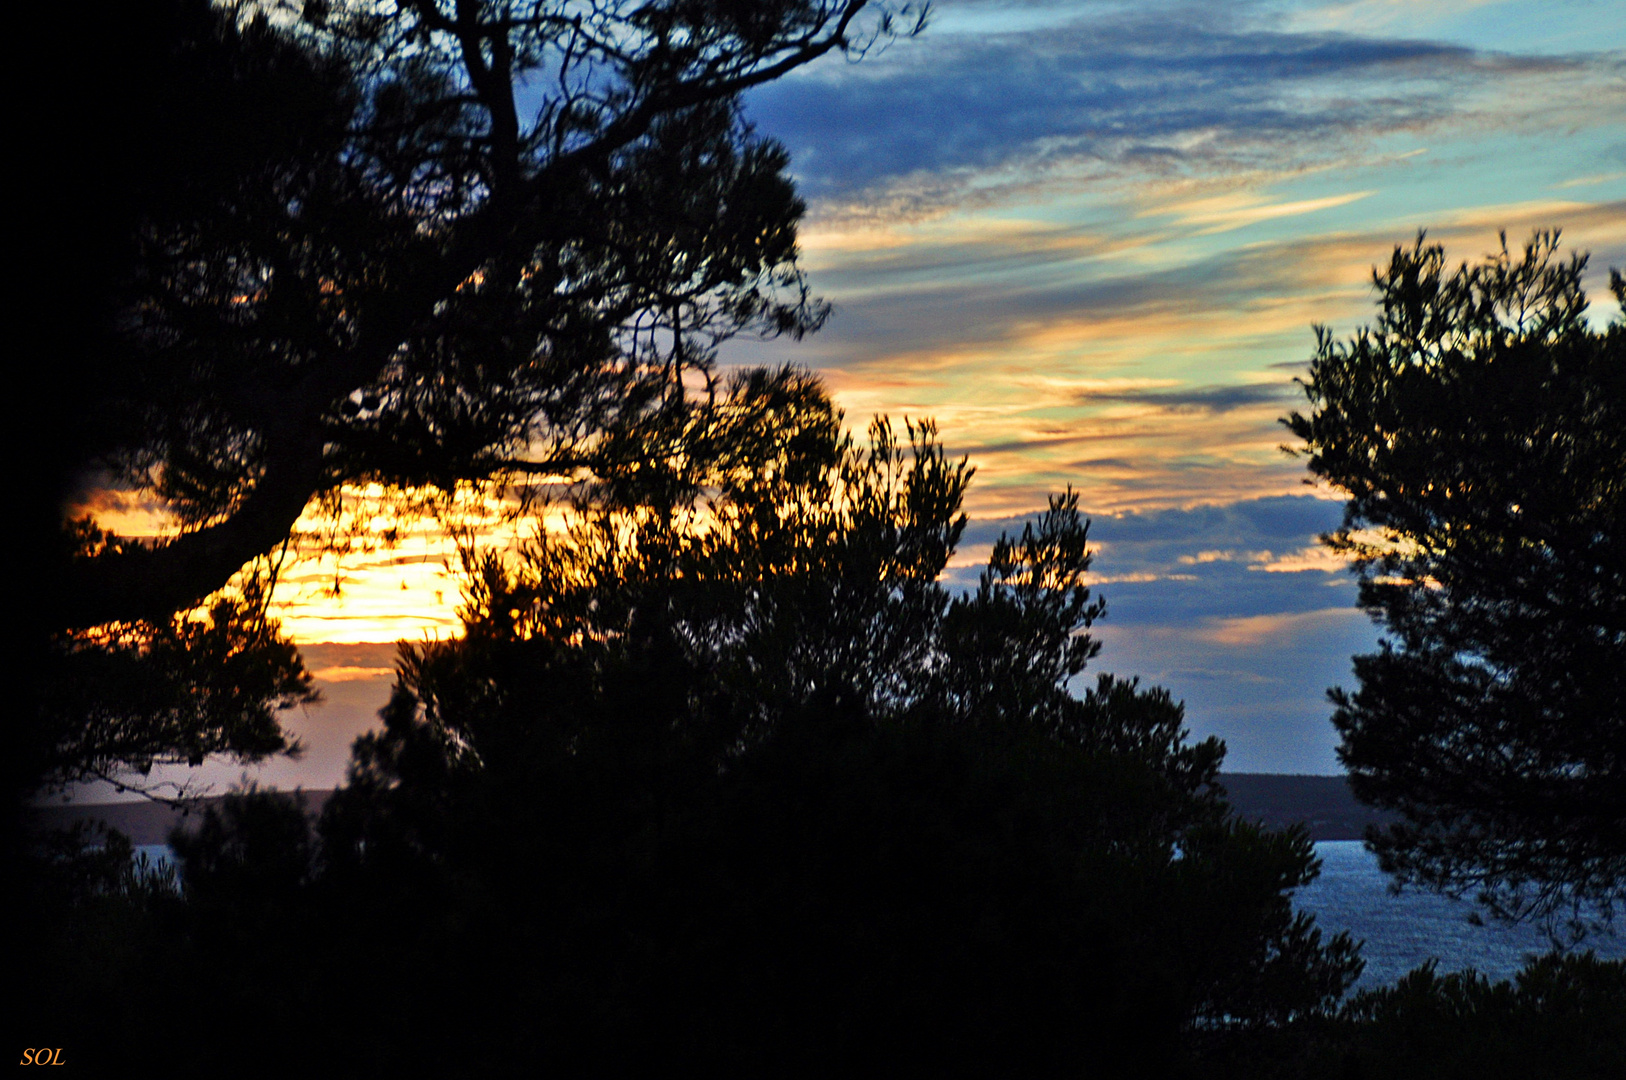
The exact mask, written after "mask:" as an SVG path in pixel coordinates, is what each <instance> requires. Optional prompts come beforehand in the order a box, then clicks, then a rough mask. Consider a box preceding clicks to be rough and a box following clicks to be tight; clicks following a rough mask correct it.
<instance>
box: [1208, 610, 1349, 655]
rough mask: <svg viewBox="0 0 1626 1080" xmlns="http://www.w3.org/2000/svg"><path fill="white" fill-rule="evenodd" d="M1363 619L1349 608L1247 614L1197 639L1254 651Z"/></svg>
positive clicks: (1217, 623) (1210, 627)
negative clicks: (1321, 628) (1308, 632)
mask: <svg viewBox="0 0 1626 1080" xmlns="http://www.w3.org/2000/svg"><path fill="white" fill-rule="evenodd" d="M1362 617H1363V616H1362V615H1361V614H1360V612H1357V611H1352V610H1351V609H1350V608H1348V607H1329V608H1319V609H1317V610H1315V611H1294V612H1279V613H1276V614H1271V615H1244V616H1238V617H1235V618H1229V619H1216V620H1213V621H1212V622H1210V623H1208V624H1207V625H1205V626H1203V627H1202V628H1201V629H1199V630H1198V631H1197V632H1196V636H1197V637H1198V638H1199V639H1201V640H1203V641H1206V642H1209V643H1211V644H1214V645H1222V646H1225V647H1227V648H1233V649H1237V648H1247V649H1251V648H1256V647H1257V646H1260V645H1264V644H1268V643H1272V642H1286V641H1288V640H1290V639H1292V638H1295V637H1298V636H1299V635H1301V634H1303V633H1305V632H1306V631H1307V630H1313V629H1316V628H1320V627H1323V626H1326V625H1329V624H1342V623H1347V622H1349V621H1351V620H1354V619H1360V618H1362Z"/></svg>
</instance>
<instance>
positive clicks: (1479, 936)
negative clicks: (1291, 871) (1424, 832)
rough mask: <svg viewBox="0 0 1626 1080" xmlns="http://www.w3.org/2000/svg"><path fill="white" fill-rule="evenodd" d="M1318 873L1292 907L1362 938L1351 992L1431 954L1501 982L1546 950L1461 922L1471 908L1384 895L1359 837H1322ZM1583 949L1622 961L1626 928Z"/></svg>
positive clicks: (1439, 899)
mask: <svg viewBox="0 0 1626 1080" xmlns="http://www.w3.org/2000/svg"><path fill="white" fill-rule="evenodd" d="M1315 853H1316V857H1317V858H1319V859H1320V860H1321V876H1320V877H1319V878H1317V879H1316V881H1315V883H1314V884H1312V885H1310V886H1309V887H1308V888H1305V889H1301V890H1299V893H1298V895H1297V897H1296V898H1295V904H1296V906H1297V907H1298V908H1300V909H1301V910H1303V911H1308V912H1310V913H1312V914H1313V915H1315V917H1316V923H1317V925H1319V926H1320V927H1322V929H1323V932H1326V933H1335V932H1337V931H1339V930H1348V931H1349V932H1350V936H1351V937H1354V938H1356V939H1358V940H1360V939H1364V940H1365V942H1366V947H1365V948H1364V949H1362V950H1361V955H1362V956H1364V957H1365V958H1366V970H1365V971H1364V972H1362V973H1361V981H1360V982H1358V983H1357V984H1356V989H1368V988H1370V987H1374V986H1381V985H1383V984H1384V983H1392V982H1394V981H1395V980H1396V979H1398V978H1400V976H1402V975H1404V974H1406V972H1408V971H1410V970H1412V969H1413V968H1415V967H1417V966H1418V965H1419V964H1421V963H1422V962H1423V961H1425V960H1428V959H1429V958H1430V957H1432V958H1434V959H1437V960H1438V961H1439V962H1440V966H1439V969H1440V971H1442V972H1444V971H1459V970H1461V969H1463V968H1469V967H1471V968H1474V969H1476V970H1478V971H1480V972H1482V973H1484V974H1485V975H1488V976H1490V977H1491V978H1493V979H1505V978H1508V977H1509V976H1511V975H1512V974H1513V973H1514V972H1515V971H1517V970H1518V969H1519V968H1520V967H1522V966H1523V965H1524V958H1525V956H1527V955H1528V954H1530V953H1543V952H1546V951H1548V949H1549V948H1551V946H1550V944H1549V943H1548V941H1547V938H1546V936H1545V935H1543V934H1542V933H1541V932H1540V931H1539V930H1536V929H1535V928H1534V927H1529V926H1504V925H1502V924H1499V923H1490V922H1488V921H1487V924H1486V925H1484V926H1474V925H1473V924H1471V923H1470V922H1468V916H1469V915H1470V914H1471V913H1472V912H1473V910H1474V905H1473V904H1472V903H1469V902H1467V901H1456V900H1449V899H1447V898H1445V897H1443V896H1437V895H1435V894H1434V893H1428V892H1417V891H1414V890H1410V889H1408V890H1407V891H1406V892H1404V893H1401V894H1400V895H1399V896H1393V895H1391V894H1390V893H1389V879H1388V878H1387V877H1385V876H1384V875H1383V873H1382V872H1381V871H1379V870H1378V860H1377V857H1376V856H1375V855H1373V854H1372V853H1370V852H1369V851H1367V850H1366V849H1365V848H1364V847H1363V846H1362V845H1361V842H1360V841H1359V840H1323V841H1321V842H1320V843H1318V844H1316V846H1315ZM1586 947H1588V948H1591V949H1592V950H1593V951H1595V952H1596V953H1597V954H1598V955H1599V956H1600V957H1604V958H1606V959H1610V960H1618V959H1621V958H1622V957H1626V931H1623V930H1620V929H1617V931H1616V934H1615V936H1612V937H1611V936H1604V937H1598V936H1594V937H1590V938H1588V939H1587V942H1586Z"/></svg>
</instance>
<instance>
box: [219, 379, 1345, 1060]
mask: <svg viewBox="0 0 1626 1080" xmlns="http://www.w3.org/2000/svg"><path fill="white" fill-rule="evenodd" d="M701 427H702V430H699V431H695V432H691V433H690V434H691V437H690V438H688V439H686V440H685V441H684V445H685V446H687V447H697V448H701V449H702V450H703V452H701V453H696V454H693V455H687V456H682V457H676V458H671V459H668V460H666V461H665V462H663V463H660V464H659V467H658V468H656V469H654V470H653V473H654V474H653V475H652V470H651V469H650V468H648V467H644V466H638V467H628V468H627V469H625V470H623V471H622V472H620V473H612V474H610V475H608V476H606V477H604V478H602V479H600V480H599V481H597V482H595V483H594V484H592V485H590V486H589V488H587V489H584V490H583V491H582V492H581V493H580V502H579V504H578V506H577V508H576V519H575V526H574V528H572V529H571V530H570V531H568V532H566V533H563V534H559V533H554V534H544V536H543V538H542V539H540V540H539V541H538V542H537V543H536V544H535V545H534V546H533V547H531V548H530V549H529V550H527V551H525V552H523V553H521V554H519V555H518V556H517V557H514V558H512V559H509V560H507V561H506V562H505V561H503V560H502V559H500V558H498V557H497V556H487V557H484V558H477V559H471V570H472V571H473V572H474V573H473V578H472V581H471V586H472V588H471V591H470V595H469V601H468V605H467V607H466V609H465V613H464V618H465V627H466V634H465V636H464V637H463V638H461V639H458V640H455V641H449V642H444V643H438V644H430V645H425V646H419V647H404V648H403V653H402V661H401V666H400V679H399V681H398V685H397V688H396V692H395V696H394V698H393V700H392V701H391V703H390V705H389V707H388V708H387V709H386V710H385V714H384V718H385V725H384V730H383V731H382V732H380V733H377V734H373V735H369V736H366V737H364V738H363V739H361V740H359V741H358V743H357V745H356V749H355V754H354V757H353V763H352V769H351V773H350V776H349V779H348V782H347V784H346V786H345V787H344V788H343V789H341V790H340V791H339V792H337V793H336V794H335V795H334V797H333V799H332V801H331V802H330V803H329V804H328V808H327V810H326V812H325V814H324V818H323V821H322V824H321V837H322V846H321V853H320V860H319V866H320V868H321V870H320V875H319V876H320V879H321V880H320V881H319V883H318V885H317V886H316V887H317V888H318V889H319V890H321V889H325V890H327V891H326V892H325V893H323V894H322V895H325V896H327V897H329V898H330V900H331V902H332V903H334V905H335V906H334V907H333V908H330V909H328V912H327V915H326V916H325V917H326V918H328V919H331V920H333V921H332V922H330V923H328V925H329V926H330V927H331V929H330V930H329V931H327V932H326V933H325V934H323V935H322V939H323V940H330V941H344V942H346V943H347V948H352V949H354V948H361V949H362V951H363V952H364V954H365V955H366V956H367V957H368V958H369V959H367V960H366V961H364V962H362V961H357V960H355V959H353V956H354V954H349V955H351V956H352V960H350V961H347V963H346V965H345V967H346V970H345V971H342V972H338V973H336V974H335V975H334V976H333V978H334V985H335V986H336V987H337V988H338V989H336V990H335V992H336V993H340V994H342V995H343V996H344V997H345V999H346V1000H350V1001H364V1000H375V999H376V1000H379V1001H380V1002H381V1004H380V1007H379V1010H378V1016H377V1017H376V1024H377V1025H378V1027H377V1030H378V1031H379V1032H382V1033H383V1034H380V1035H379V1036H378V1039H379V1041H380V1042H381V1043H383V1044H385V1045H391V1046H394V1047H395V1048H396V1049H395V1051H394V1052H395V1053H398V1054H402V1055H404V1056H405V1057H410V1058H412V1059H414V1060H434V1059H435V1056H436V1055H439V1054H447V1055H452V1056H454V1057H455V1055H456V1054H457V1053H461V1052H462V1050H463V1048H464V1047H466V1046H467V1045H468V1042H467V1041H465V1040H469V1039H471V1038H472V1039H473V1041H475V1042H477V1043H478V1044H479V1045H481V1046H482V1047H484V1048H486V1052H487V1053H488V1054H490V1055H493V1060H502V1059H512V1060H513V1061H514V1062H515V1063H516V1064H521V1063H523V1064H531V1065H534V1064H535V1063H537V1062H539V1061H552V1062H553V1063H555V1064H562V1065H564V1066H566V1067H571V1066H579V1065H581V1064H582V1063H585V1062H592V1063H594V1064H595V1065H597V1066H602V1065H604V1064H605V1063H607V1062H609V1061H612V1060H613V1061H615V1062H616V1063H618V1064H625V1065H627V1066H628V1067H632V1068H637V1067H647V1066H649V1065H651V1064H653V1063H655V1062H672V1061H692V1062H694V1063H696V1064H707V1065H711V1066H714V1067H715V1066H718V1065H725V1066H726V1067H727V1068H728V1069H729V1070H730V1071H750V1072H783V1071H785V1070H786V1069H787V1068H791V1069H807V1070H810V1071H828V1068H829V1067H830V1066H833V1065H835V1064H836V1063H838V1062H842V1061H851V1060H853V1059H854V1058H855V1057H856V1056H857V1055H860V1054H862V1055H866V1057H867V1059H868V1060H877V1061H879V1060H893V1059H896V1060H898V1061H900V1062H901V1061H903V1060H905V1059H907V1060H908V1061H910V1062H911V1063H913V1064H915V1065H917V1066H918V1065H921V1064H925V1066H926V1067H927V1068H928V1069H931V1070H932V1071H945V1072H949V1073H956V1074H967V1075H986V1074H987V1073H988V1072H989V1071H991V1070H993V1069H994V1068H995V1067H1003V1068H1014V1069H1015V1070H1016V1071H1018V1072H1023V1073H1026V1072H1034V1073H1043V1072H1047V1071H1052V1070H1056V1069H1060V1068H1064V1067H1072V1066H1075V1065H1076V1063H1077V1062H1078V1061H1080V1060H1090V1061H1093V1062H1096V1063H1102V1064H1105V1063H1110V1062H1112V1061H1114V1060H1115V1059H1116V1058H1117V1057H1118V1056H1119V1055H1132V1056H1133V1057H1134V1058H1136V1059H1138V1061H1139V1063H1140V1065H1141V1067H1142V1069H1143V1071H1147V1072H1153V1073H1159V1072H1163V1071H1166V1070H1173V1069H1175V1068H1177V1067H1179V1066H1180V1065H1181V1064H1182V1063H1183V1062H1185V1063H1189V1062H1188V1061H1186V1059H1189V1057H1190V1056H1191V1055H1193V1054H1195V1053H1197V1052H1198V1050H1199V1049H1200V1048H1201V1047H1202V1046H1203V1045H1204V1044H1205V1040H1208V1039H1218V1038H1222V1037H1223V1036H1224V1035H1226V1034H1228V1033H1231V1032H1234V1031H1236V1030H1251V1029H1254V1028H1260V1027H1268V1026H1270V1025H1273V1024H1279V1023H1281V1022H1284V1021H1286V1020H1288V1019H1290V1018H1292V1017H1294V1016H1298V1015H1303V1014H1306V1013H1310V1012H1314V1011H1316V1010H1319V1009H1323V1008H1325V1007H1327V1006H1328V1005H1329V1004H1330V1003H1331V1002H1332V1001H1334V1000H1335V999H1336V998H1337V996H1338V995H1339V994H1340V993H1341V992H1342V991H1343V990H1344V989H1345V988H1346V987H1347V986H1348V984H1349V983H1350V981H1352V980H1353V978H1354V976H1355V974H1356V973H1357V972H1358V969H1359V961H1358V960H1357V959H1356V955H1355V948H1354V946H1353V944H1352V943H1351V942H1350V941H1349V940H1348V938H1347V937H1345V936H1339V937H1337V938H1334V939H1333V940H1331V941H1325V940H1323V939H1322V938H1321V936H1320V933H1319V931H1317V930H1316V929H1315V928H1314V926H1313V922H1312V920H1311V919H1310V918H1309V917H1308V916H1304V915H1295V913H1294V912H1293V911H1292V907H1291V900H1290V894H1291V890H1292V889H1294V888H1295V887H1297V886H1299V885H1301V884H1303V883H1305V882H1306V881H1308V880H1309V879H1310V878H1311V877H1312V876H1313V875H1314V872H1315V865H1314V860H1313V856H1312V852H1311V848H1310V845H1309V843H1308V840H1307V839H1306V838H1305V836H1304V835H1303V834H1302V832H1294V833H1288V834H1269V833H1265V832H1263V831H1261V830H1259V829H1257V828H1255V827H1253V826H1251V825H1247V824H1245V823H1240V822H1237V821H1235V820H1232V819H1230V818H1229V817H1228V815H1227V808H1226V806H1225V804H1224V802H1223V799H1222V797H1221V795H1220V793H1219V791H1218V788H1217V786H1216V784H1215V780H1216V777H1217V772H1218V769H1219V764H1220V760H1221V758H1222V756H1223V748H1222V747H1221V745H1220V744H1219V742H1218V741H1217V740H1214V739H1208V740H1205V741H1202V742H1200V743H1197V744H1195V745H1192V744H1189V743H1188V742H1187V733H1186V731H1185V729H1184V724H1183V713H1182V709H1181V707H1180V706H1179V705H1178V704H1177V703H1176V702H1174V701H1173V700H1172V699H1171V698H1170V697H1169V695H1168V694H1167V693H1166V692H1163V691H1159V690H1148V689H1143V688H1141V687H1139V686H1138V685H1136V684H1134V683H1131V682H1123V681H1119V680H1115V679H1112V678H1111V677H1102V678H1101V679H1100V680H1099V681H1098V683H1097V684H1096V685H1095V686H1094V687H1093V688H1092V689H1090V690H1088V691H1087V692H1085V693H1084V694H1083V695H1082V696H1081V697H1079V696H1075V695H1074V694H1073V693H1071V692H1070V689H1069V684H1070V681H1071V680H1072V679H1073V678H1074V677H1075V676H1077V675H1078V674H1080V672H1081V671H1082V669H1083V667H1084V663H1085V661H1086V660H1087V658H1088V657H1089V656H1090V655H1091V654H1092V652H1093V643H1092V642H1091V641H1090V639H1089V637H1088V634H1087V630H1088V628H1089V627H1090V625H1091V624H1092V623H1093V621H1094V619H1095V618H1097V617H1098V616H1099V615H1100V614H1101V612H1102V608H1101V606H1100V605H1099V604H1098V603H1096V602H1093V601H1092V599H1091V597H1090V595H1089V593H1088V590H1087V589H1086V588H1085V587H1084V585H1083V583H1082V582H1083V575H1084V573H1085V571H1086V570H1087V569H1088V566H1089V563H1090V553H1089V550H1088V544H1087V538H1088V522H1087V521H1085V520H1084V519H1083V518H1082V516H1081V515H1080V514H1079V512H1078V507H1077V498H1076V496H1075V495H1073V494H1071V493H1069V494H1067V495H1064V496H1061V497H1058V498H1056V499H1053V500H1052V502H1051V505H1050V507H1049V510H1048V511H1047V512H1046V513H1045V514H1043V515H1041V516H1040V517H1039V518H1038V520H1036V521H1035V522H1033V523H1031V524H1030V525H1029V526H1027V527H1026V528H1025V529H1024V530H1023V533H1022V534H1021V536H1019V537H1014V538H1012V537H1007V538H1005V539H1003V540H1002V541H1001V542H1000V543H999V544H998V545H996V548H995V552H994V555H993V558H992V560H991V565H990V567H989V569H988V571H987V572H986V573H985V574H984V576H983V578H982V581H981V583H980V585H979V587H978V589H977V590H976V591H975V592H973V593H971V594H969V595H965V596H955V595H952V594H951V593H950V592H949V591H948V590H947V589H946V588H944V587H943V586H942V585H941V584H939V583H938V581H937V577H938V575H939V574H940V573H941V571H942V569H943V567H944V566H945V565H946V564H947V561H948V559H949V557H950V556H951V555H952V554H953V551H954V548H955V544H956V542H957V540H958V537H959V534H960V530H961V528H962V526H963V523H964V518H963V517H962V516H961V515H960V500H961V496H962V495H963V492H964V490H965V487H966V485H967V483H968V482H969V479H970V472H969V470H968V469H967V467H966V465H965V463H964V462H963V461H962V462H958V463H956V462H953V461H951V460H949V459H947V458H946V456H945V455H944V454H943V452H942V450H941V448H940V447H939V446H938V445H937V443H936V439H935V435H934V433H933V431H932V429H931V427H930V425H924V424H917V425H910V426H908V427H907V428H906V436H907V446H905V445H904V442H905V440H904V439H902V438H899V437H898V435H897V434H896V433H895V432H894V429H893V428H892V426H891V425H890V424H889V423H887V422H885V421H884V420H882V421H877V422H876V423H875V424H873V425H872V426H871V428H870V431H869V438H868V440H867V444H865V443H863V442H860V441H858V440H855V439H853V438H851V437H850V436H847V435H844V434H843V433H842V431H841V425H840V415H839V414H838V413H837V412H835V410H834V409H833V408H832V407H831V405H830V403H829V400H828V398H827V397H826V396H825V395H824V393H823V391H822V388H821V387H819V385H818V384H817V382H816V381H815V380H813V379H812V378H810V377H808V376H806V375H803V374H800V373H797V372H794V371H780V372H772V373H770V372H753V373H746V374H742V375H740V376H738V377H736V378H735V379H733V380H731V381H730V383H729V384H728V386H727V388H726V391H725V392H724V393H723V394H721V395H720V396H719V400H718V402H717V405H716V407H715V409H714V410H712V411H711V412H710V413H709V414H708V415H707V416H705V417H704V418H702V419H701ZM635 495H636V496H637V497H634V496H635ZM248 846H249V845H247V844H236V845H233V846H232V847H231V850H232V851H237V850H245V851H246V850H247V848H248ZM194 865H196V866H198V867H200V868H203V869H202V871H200V872H203V873H205V874H209V873H212V871H210V870H209V869H208V868H210V867H212V866H215V865H225V864H222V861H221V860H220V859H211V858H199V859H191V858H189V859H188V862H187V866H188V868H189V872H190V868H191V867H193V866H194ZM229 868H230V870H231V874H232V875H233V876H232V880H236V879H237V878H238V877H241V876H242V872H241V871H240V870H239V869H237V868H235V866H229ZM198 888H199V892H198V895H203V894H207V895H209V896H218V895H221V890H220V889H217V888H215V886H214V884H213V882H212V879H209V880H201V881H200V882H199V883H198ZM218 924H219V925H220V926H222V927H226V926H231V925H235V924H236V920H234V919H230V918H221V919H220V920H219V923H218ZM358 943H365V944H358ZM408 943H410V946H409V945H408ZM210 948H211V950H214V949H217V948H232V949H233V950H234V951H235V948H236V947H235V946H228V945H226V944H224V943H222V944H221V945H219V946H210ZM277 963H278V964H279V965H280V966H281V967H282V968H283V969H285V970H286V969H288V967H289V965H288V963H287V958H286V956H279V957H278V958H277ZM381 965H382V967H381ZM299 970H301V971H302V972H303V971H304V970H305V969H304V968H303V967H300V968H299ZM356 971H361V972H364V973H365V975H364V979H370V978H373V977H378V978H380V979H381V980H385V981H387V982H388V983H389V984H390V987H391V988H390V990H389V992H388V993H387V994H386V995H384V996H378V995H375V994H373V993H371V992H369V990H368V989H367V987H366V986H365V985H358V984H357V983H356V976H355V972H356ZM381 971H382V972H384V974H380V972H381ZM301 977H302V978H304V977H306V976H305V975H303V974H302V976H301ZM425 982H427V983H428V984H430V985H433V986H434V987H435V988H436V991H437V992H436V993H435V994H434V995H432V996H431V995H425V994H424V993H423V991H422V990H421V989H418V988H419V987H420V985H421V984H423V983H425ZM492 988H501V989H500V991H499V992H496V993H494V992H493V989H492ZM415 999H424V1000H432V1001H434V1002H435V1005H434V1006H433V1007H434V1009H435V1010H436V1023H434V1024H432V1025H428V1024H425V1023H424V1022H423V1018H422V1017H423V1014H422V1011H421V1006H419V1007H415V1006H413V1005H412V1004H411V1002H412V1001H414V1000H415ZM224 1007H225V1008H227V1009H228V1010H233V1011H237V1010H239V1008H240V1007H239V1006H238V1005H233V1004H229V1003H228V1004H226V1005H225V1006H224ZM316 1011H317V1012H319V1011H320V1010H316ZM374 1022H375V1021H374V1020H369V1022H368V1023H367V1024H366V1025H365V1026H367V1027H368V1028H369V1030H373V1025H374ZM426 1030H431V1031H449V1032H454V1033H456V1040H457V1041H456V1043H455V1044H454V1045H451V1046H442V1045H440V1044H439V1043H438V1042H436V1040H435V1037H434V1036H433V1035H432V1034H426V1033H425V1032H426ZM335 1041H336V1042H338V1043H339V1044H340V1045H341V1046H342V1045H343V1040H342V1039H337V1040H335ZM345 1052H346V1053H349V1052H350V1051H348V1050H346V1051H345Z"/></svg>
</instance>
